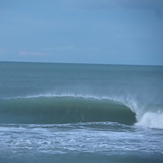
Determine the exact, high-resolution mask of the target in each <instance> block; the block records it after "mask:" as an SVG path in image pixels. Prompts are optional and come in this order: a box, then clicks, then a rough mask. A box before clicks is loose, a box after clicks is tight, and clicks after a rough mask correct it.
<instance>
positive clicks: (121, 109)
mask: <svg viewBox="0 0 163 163" xmlns="http://www.w3.org/2000/svg"><path fill="white" fill-rule="evenodd" d="M104 121H110V122H118V123H122V124H128V125H132V124H134V123H135V122H136V118H135V113H133V112H132V111H131V109H130V108H129V107H127V106H126V105H125V104H123V103H120V102H116V101H115V100H110V99H97V98H93V97H83V96H82V97H80V96H48V97H46V96H36V97H32V96H31V97H27V98H24V97H19V98H13V99H3V100H0V122H1V123H27V124H28V123H29V124H58V123H75V122H104Z"/></svg>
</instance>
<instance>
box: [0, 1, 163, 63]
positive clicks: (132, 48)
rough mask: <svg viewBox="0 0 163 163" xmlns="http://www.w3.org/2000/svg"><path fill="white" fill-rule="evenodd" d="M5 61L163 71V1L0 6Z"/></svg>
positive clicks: (4, 3) (0, 44) (0, 41)
mask: <svg viewBox="0 0 163 163" xmlns="http://www.w3.org/2000/svg"><path fill="white" fill-rule="evenodd" d="M0 61H33V62H66V63H104V64H147V65H150V64H152V65H163V0H0Z"/></svg>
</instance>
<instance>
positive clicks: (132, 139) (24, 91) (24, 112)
mask: <svg viewBox="0 0 163 163" xmlns="http://www.w3.org/2000/svg"><path fill="white" fill-rule="evenodd" d="M162 139H163V67H162V66H120V65H84V64H83V65H82V64H52V63H14V62H0V162H1V163H8V162H13V163H14V162H15V163H19V162H25V163H26V162H27V163H28V162H31V163H32V162H49V163H51V162H59V163H62V162H66V163H67V162H73V161H76V162H89V163H90V162H93V163H94V162H95V163H96V162H104V163H105V162H115V163H118V162H124V163H125V162H143V163H145V162H148V163H149V162H160V163H161V162H163V141H162Z"/></svg>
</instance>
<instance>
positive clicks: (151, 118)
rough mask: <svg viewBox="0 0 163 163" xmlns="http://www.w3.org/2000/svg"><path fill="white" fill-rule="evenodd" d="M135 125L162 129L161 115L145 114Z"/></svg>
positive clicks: (158, 113)
mask: <svg viewBox="0 0 163 163" xmlns="http://www.w3.org/2000/svg"><path fill="white" fill-rule="evenodd" d="M135 125H137V126H143V127H149V128H158V129H163V113H161V112H157V113H154V112H146V113H144V115H143V116H142V117H141V118H140V119H139V121H138V122H137V123H136V124H135Z"/></svg>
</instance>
